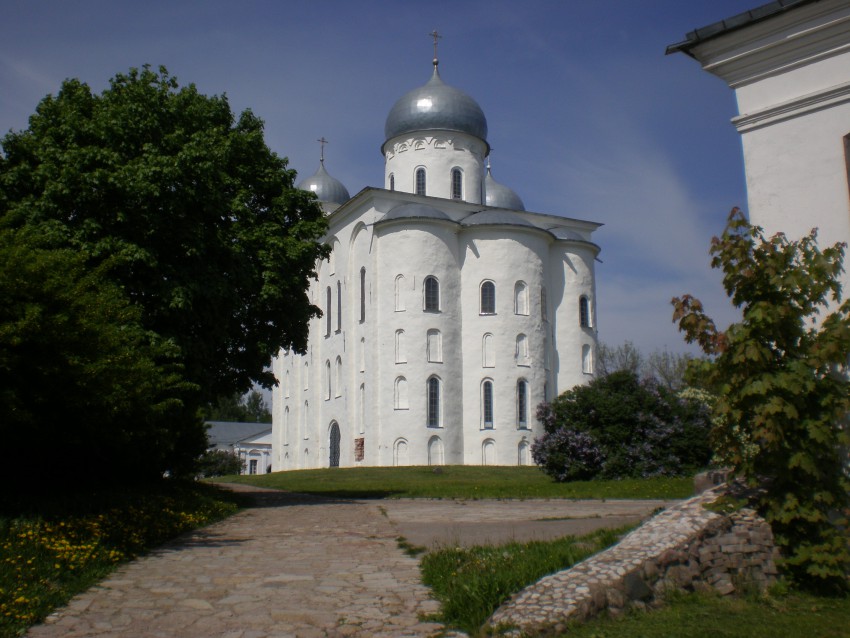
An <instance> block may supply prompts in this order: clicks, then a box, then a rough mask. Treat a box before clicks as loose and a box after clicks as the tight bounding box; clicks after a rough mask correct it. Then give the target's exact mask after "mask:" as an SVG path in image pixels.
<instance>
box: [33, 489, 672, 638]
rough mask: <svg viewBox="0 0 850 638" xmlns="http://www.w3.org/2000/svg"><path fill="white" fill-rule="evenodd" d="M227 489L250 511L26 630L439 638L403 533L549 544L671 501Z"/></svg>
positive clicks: (424, 539) (55, 634)
mask: <svg viewBox="0 0 850 638" xmlns="http://www.w3.org/2000/svg"><path fill="white" fill-rule="evenodd" d="M231 487H232V488H233V489H236V490H239V491H244V492H250V493H251V496H252V497H253V498H254V500H255V502H256V504H257V507H254V508H251V509H247V510H245V511H243V512H240V513H239V514H237V515H235V516H232V517H230V518H229V519H227V520H225V521H222V522H220V523H217V524H215V525H211V526H209V527H207V528H204V529H202V530H197V531H195V532H192V533H190V534H187V535H185V536H183V537H181V538H180V539H177V540H176V541H175V542H173V543H171V544H169V545H166V546H164V547H161V548H159V549H157V550H155V551H153V552H151V553H150V554H148V555H147V556H144V557H142V558H140V559H138V560H136V561H133V562H132V563H129V564H127V565H124V566H122V567H121V568H119V569H118V570H117V571H116V572H114V573H113V574H112V575H111V576H110V577H108V578H107V579H105V580H104V581H102V582H101V583H100V584H99V585H97V586H95V587H93V588H92V589H90V590H88V591H86V592H84V593H82V594H80V595H79V596H77V597H75V598H74V599H73V600H72V601H71V602H70V604H69V605H68V606H67V607H65V608H63V609H60V610H58V611H57V612H56V613H54V614H53V615H51V616H50V617H49V618H48V619H47V621H46V622H45V623H44V624H42V625H39V626H36V627H33V628H32V629H31V630H30V631H29V633H28V634H27V635H28V636H29V637H30V638H59V637H62V638H81V637H89V636H97V637H100V638H107V637H109V638H112V637H115V638H130V637H132V638H175V637H177V638H194V637H201V636H203V637H204V638H207V637H209V638H218V637H220V638H284V637H290V636H294V637H298V638H313V637H314V636H316V637H318V636H323V637H331V638H335V637H343V636H356V637H360V636H363V637H365V636H370V637H371V636H374V637H377V638H381V637H386V638H389V637H393V638H404V637H408V636H409V637H419V636H435V635H443V634H442V633H441V632H443V631H444V628H443V627H442V626H441V625H439V624H437V623H432V622H426V621H423V620H422V618H423V617H424V616H427V615H428V614H431V613H433V612H436V611H437V610H438V609H439V605H438V603H437V602H435V601H434V600H433V599H432V598H431V593H430V591H429V590H428V589H427V588H426V587H425V586H424V585H422V584H421V581H420V573H419V566H418V561H417V559H415V558H411V557H409V556H406V555H405V554H404V553H403V552H402V551H401V550H400V549H399V548H398V544H397V541H396V538H397V537H398V536H400V535H405V536H407V537H408V540H410V541H411V542H412V543H414V544H418V545H423V546H427V547H429V548H433V547H438V546H441V545H454V544H462V545H470V544H483V543H487V542H504V541H507V540H531V539H534V538H548V537H551V536H562V535H564V534H579V533H584V532H585V531H590V530H591V529H596V528H599V527H612V526H616V525H620V524H622V522H624V521H632V520H639V519H640V518H643V517H645V516H647V515H648V514H650V513H651V512H652V511H653V510H655V509H657V508H659V507H663V506H665V505H667V504H669V502H664V501H564V500H529V501H511V500H480V501H452V500H427V499H400V500H384V501H351V500H334V499H327V498H319V497H309V496H305V495H298V494H292V493H286V492H279V491H276V490H264V489H262V488H254V487H249V486H241V485H233V486H231ZM543 519H547V520H543ZM551 519H558V520H551ZM444 635H445V636H459V635H461V634H456V633H452V632H449V633H446V634H444Z"/></svg>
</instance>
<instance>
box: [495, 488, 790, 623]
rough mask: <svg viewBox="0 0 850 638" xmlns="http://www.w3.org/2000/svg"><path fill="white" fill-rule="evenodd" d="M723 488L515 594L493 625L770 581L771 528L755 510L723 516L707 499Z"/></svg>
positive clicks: (567, 618)
mask: <svg viewBox="0 0 850 638" xmlns="http://www.w3.org/2000/svg"><path fill="white" fill-rule="evenodd" d="M724 491H725V486H721V487H717V488H714V489H711V490H708V491H706V492H703V493H702V494H699V495H698V496H695V497H693V498H691V499H688V500H686V501H683V502H681V503H679V504H677V505H674V506H673V507H670V508H669V509H666V510H664V511H662V512H661V513H659V514H657V515H656V516H654V517H653V518H651V519H650V520H648V521H647V522H645V523H644V524H643V525H641V526H640V527H639V528H638V529H636V530H634V531H632V532H631V533H629V534H628V535H627V536H625V537H624V538H623V540H621V541H620V542H619V543H618V544H617V545H614V546H613V547H610V548H609V549H607V550H605V551H603V552H600V553H599V554H596V555H594V556H591V557H590V558H588V559H586V560H584V561H582V562H581V563H578V564H577V565H574V566H573V567H571V568H570V569H566V570H564V571H561V572H557V573H555V574H551V575H549V576H546V577H544V578H543V579H541V580H539V581H538V582H537V583H535V584H534V585H531V586H529V587H527V588H526V589H524V590H522V591H521V592H519V593H517V594H515V595H514V596H513V597H512V598H511V599H510V600H509V601H508V602H507V603H505V604H504V605H503V606H502V607H500V608H499V609H497V610H496V612H495V613H494V614H493V615H492V616H491V617H490V620H489V621H488V624H489V625H490V626H491V627H493V628H495V629H496V630H497V632H500V633H501V634H502V635H514V636H517V635H522V633H523V632H526V631H529V630H532V629H542V628H553V629H555V630H556V631H564V630H565V629H566V627H567V623H569V622H571V621H576V620H578V621H581V620H586V619H587V618H590V617H592V616H594V615H596V614H598V613H600V612H601V611H603V610H605V609H608V610H609V611H611V612H613V613H617V612H620V611H622V610H623V609H625V608H627V607H630V606H632V607H645V606H646V605H647V604H648V603H652V602H653V601H654V600H656V599H658V598H660V597H661V596H663V595H664V593H666V592H667V591H669V590H675V589H678V590H684V591H693V590H698V589H708V588H713V589H715V590H717V591H718V592H720V593H721V594H724V595H725V594H731V593H732V592H734V591H735V589H736V586H739V585H740V584H741V583H743V582H746V583H752V584H755V585H757V586H761V587H764V586H767V585H769V584H770V583H772V582H773V581H774V580H775V578H776V574H777V570H776V564H775V559H776V558H777V556H778V554H777V550H776V547H775V545H774V543H773V534H772V532H771V530H770V526H769V525H768V524H767V522H766V521H765V520H764V519H762V518H761V517H760V516H758V514H756V512H755V511H753V510H752V509H749V508H742V509H739V510H736V511H734V512H730V513H728V514H721V513H718V512H715V511H712V510H710V509H707V508H706V507H705V505H707V504H710V503H713V502H714V501H715V500H717V498H718V497H720V496H721V495H722V494H723V493H724Z"/></svg>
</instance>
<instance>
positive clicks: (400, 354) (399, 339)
mask: <svg viewBox="0 0 850 638" xmlns="http://www.w3.org/2000/svg"><path fill="white" fill-rule="evenodd" d="M395 362H396V363H407V353H406V352H405V349H404V330H396V331H395Z"/></svg>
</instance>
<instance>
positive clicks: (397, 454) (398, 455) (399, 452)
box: [393, 439, 408, 466]
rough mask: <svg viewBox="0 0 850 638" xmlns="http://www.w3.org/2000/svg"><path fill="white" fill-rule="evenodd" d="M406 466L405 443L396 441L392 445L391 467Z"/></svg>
mask: <svg viewBox="0 0 850 638" xmlns="http://www.w3.org/2000/svg"><path fill="white" fill-rule="evenodd" d="M407 464H408V459H407V441H405V440H404V439H396V442H395V443H394V444H393V465H396V466H404V465H407Z"/></svg>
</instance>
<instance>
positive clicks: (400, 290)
mask: <svg viewBox="0 0 850 638" xmlns="http://www.w3.org/2000/svg"><path fill="white" fill-rule="evenodd" d="M395 310H396V312H401V311H403V310H404V275H396V278H395Z"/></svg>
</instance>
